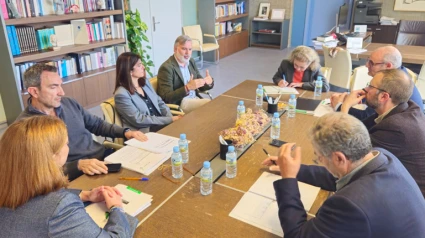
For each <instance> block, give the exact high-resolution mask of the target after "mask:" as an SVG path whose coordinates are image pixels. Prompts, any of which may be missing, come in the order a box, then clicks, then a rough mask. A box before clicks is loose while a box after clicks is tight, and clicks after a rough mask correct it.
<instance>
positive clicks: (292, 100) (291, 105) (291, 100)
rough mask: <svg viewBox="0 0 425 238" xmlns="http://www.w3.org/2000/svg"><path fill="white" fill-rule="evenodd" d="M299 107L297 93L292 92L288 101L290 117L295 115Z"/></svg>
mask: <svg viewBox="0 0 425 238" xmlns="http://www.w3.org/2000/svg"><path fill="white" fill-rule="evenodd" d="M296 108H297V98H296V97H295V94H291V97H290V98H289V101H288V117H295V110H296Z"/></svg>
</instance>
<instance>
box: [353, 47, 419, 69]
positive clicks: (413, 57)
mask: <svg viewBox="0 0 425 238" xmlns="http://www.w3.org/2000/svg"><path fill="white" fill-rule="evenodd" d="M387 45H392V44H381V43H370V44H369V45H368V46H366V50H367V51H366V52H363V53H360V54H358V57H359V58H360V59H367V58H368V57H369V56H370V55H371V54H372V52H373V51H374V50H376V49H378V48H379V47H383V46H387ZM392 46H394V47H395V48H397V49H398V50H399V51H400V53H401V56H402V57H403V59H402V61H403V63H411V64H423V63H424V62H425V46H414V45H392Z"/></svg>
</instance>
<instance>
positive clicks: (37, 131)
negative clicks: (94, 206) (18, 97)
mask: <svg viewBox="0 0 425 238" xmlns="http://www.w3.org/2000/svg"><path fill="white" fill-rule="evenodd" d="M68 151H69V148H68V133H67V129H66V126H65V124H64V123H63V122H62V121H61V120H60V119H59V118H56V117H52V116H34V117H30V118H27V119H23V120H20V121H17V122H15V123H13V124H12V125H10V126H9V128H8V129H7V130H6V132H5V133H4V135H3V137H2V138H1V139H0V164H1V166H0V183H1V184H2V189H0V237H133V234H134V231H135V229H136V226H137V219H136V218H134V217H131V216H129V215H127V214H126V213H124V211H123V210H122V198H121V194H120V193H119V191H117V190H115V189H114V188H112V187H107V186H101V187H98V188H94V189H92V190H91V191H80V190H67V189H64V188H65V187H66V186H67V185H68V178H67V177H66V176H65V175H64V173H63V171H62V166H63V165H64V164H65V162H66V159H67V157H68ZM86 201H90V202H103V201H104V202H105V203H106V206H107V208H109V213H110V215H109V220H108V222H107V223H106V225H105V227H104V228H103V229H102V228H99V226H98V225H96V223H95V222H94V221H93V220H92V218H91V217H90V216H89V215H88V214H87V213H86V211H85V210H84V204H83V202H86Z"/></svg>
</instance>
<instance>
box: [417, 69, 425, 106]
mask: <svg viewBox="0 0 425 238" xmlns="http://www.w3.org/2000/svg"><path fill="white" fill-rule="evenodd" d="M416 87H417V88H418V90H419V93H420V94H421V96H422V101H423V103H424V104H425V62H424V63H423V65H422V68H421V72H420V73H419V75H418V77H417V80H416Z"/></svg>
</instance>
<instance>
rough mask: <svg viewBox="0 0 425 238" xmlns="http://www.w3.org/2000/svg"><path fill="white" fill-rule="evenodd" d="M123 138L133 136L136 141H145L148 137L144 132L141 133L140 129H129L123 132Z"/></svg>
mask: <svg viewBox="0 0 425 238" xmlns="http://www.w3.org/2000/svg"><path fill="white" fill-rule="evenodd" d="M125 138H127V139H128V140H129V139H132V138H134V139H136V140H138V141H147V140H148V137H147V136H146V135H145V134H143V132H141V131H131V130H130V131H127V132H126V133H125Z"/></svg>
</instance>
